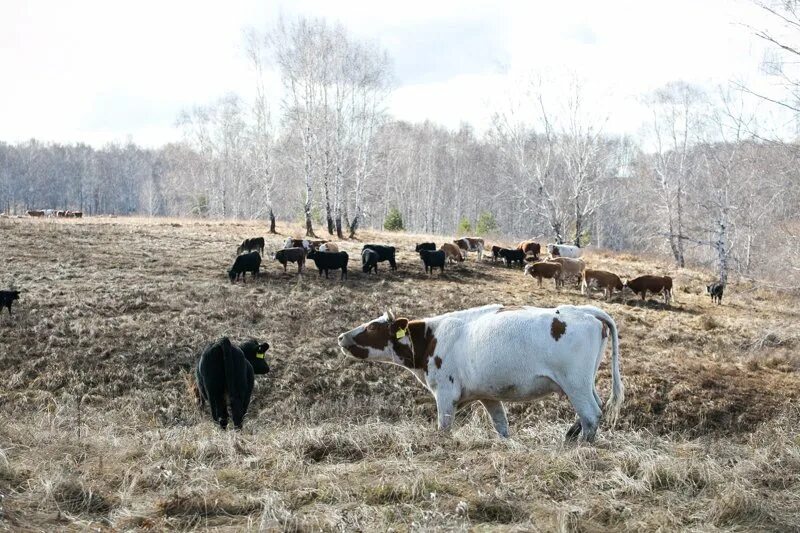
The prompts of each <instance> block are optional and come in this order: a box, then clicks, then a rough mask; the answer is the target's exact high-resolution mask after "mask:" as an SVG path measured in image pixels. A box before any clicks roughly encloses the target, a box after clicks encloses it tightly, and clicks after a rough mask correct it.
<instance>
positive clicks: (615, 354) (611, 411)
mask: <svg viewBox="0 0 800 533" xmlns="http://www.w3.org/2000/svg"><path fill="white" fill-rule="evenodd" d="M583 310H584V311H586V312H588V313H589V314H591V315H592V316H594V317H595V318H596V319H597V320H599V321H600V322H602V323H603V324H605V325H606V326H607V327H608V330H609V333H610V335H611V396H609V397H608V401H607V402H606V405H605V411H606V416H608V419H609V421H610V423H611V426H612V427H613V426H614V425H615V424H616V423H617V418H619V412H620V409H621V408H622V402H623V400H625V386H624V385H623V384H622V374H621V372H620V369H619V334H618V333H617V324H616V322H614V319H613V318H611V315H609V314H608V313H606V312H605V311H603V310H602V309H598V308H597V307H594V306H591V305H587V306H583Z"/></svg>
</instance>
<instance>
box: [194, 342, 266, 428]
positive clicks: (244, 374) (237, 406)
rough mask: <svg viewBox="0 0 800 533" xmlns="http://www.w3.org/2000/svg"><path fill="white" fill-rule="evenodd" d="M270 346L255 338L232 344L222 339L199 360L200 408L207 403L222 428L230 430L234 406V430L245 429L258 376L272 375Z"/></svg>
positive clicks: (197, 391)
mask: <svg viewBox="0 0 800 533" xmlns="http://www.w3.org/2000/svg"><path fill="white" fill-rule="evenodd" d="M268 349H269V344H268V343H266V342H265V343H260V342H258V341H257V340H255V339H250V340H248V341H246V342H243V343H242V344H241V345H240V346H236V345H235V344H232V343H231V341H230V339H228V337H222V338H221V339H220V340H218V341H217V342H215V343H213V344H211V345H209V346H208V347H206V349H205V350H204V351H203V354H202V355H201V356H200V359H199V360H198V361H197V369H196V371H195V379H196V381H197V390H196V397H197V401H198V404H199V406H200V407H205V404H206V402H208V403H209V405H210V406H211V416H212V418H213V419H214V421H215V422H217V423H218V424H219V426H220V427H221V428H222V429H227V428H228V405H230V411H231V416H232V418H233V427H234V428H236V429H242V421H243V419H244V415H245V413H247V407H248V406H249V405H250V396H251V395H252V394H253V384H254V382H255V377H254V376H255V374H266V373H267V372H269V364H268V363H267V360H266V352H267V350H268Z"/></svg>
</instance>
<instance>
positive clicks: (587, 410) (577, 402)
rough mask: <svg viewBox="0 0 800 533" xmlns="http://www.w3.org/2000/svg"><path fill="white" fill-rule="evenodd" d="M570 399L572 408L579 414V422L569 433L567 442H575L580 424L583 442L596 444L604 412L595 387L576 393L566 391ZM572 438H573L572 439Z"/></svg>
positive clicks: (584, 388)
mask: <svg viewBox="0 0 800 533" xmlns="http://www.w3.org/2000/svg"><path fill="white" fill-rule="evenodd" d="M564 392H565V393H566V394H567V397H568V398H569V401H570V403H572V407H574V408H575V411H576V412H577V413H578V418H579V421H578V422H576V423H575V424H573V426H572V427H571V428H570V429H569V431H567V440H574V439H575V438H576V437H577V436H578V435H577V431H578V430H577V428H575V425H576V424H580V433H581V434H582V440H585V441H587V442H594V437H595V434H596V433H597V426H598V425H599V424H600V417H601V416H602V414H603V411H602V409H601V407H600V405H599V404H598V399H599V398H598V397H597V392H596V391H595V389H594V385H591V384H590V385H589V386H588V387H581V388H580V389H576V390H574V391H566V390H565V391H564ZM571 436H572V437H571Z"/></svg>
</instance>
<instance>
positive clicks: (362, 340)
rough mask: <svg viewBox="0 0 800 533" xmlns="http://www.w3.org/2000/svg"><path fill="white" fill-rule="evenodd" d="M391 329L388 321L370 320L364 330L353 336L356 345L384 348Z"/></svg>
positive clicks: (377, 348)
mask: <svg viewBox="0 0 800 533" xmlns="http://www.w3.org/2000/svg"><path fill="white" fill-rule="evenodd" d="M390 338H391V331H390V328H389V323H388V322H370V323H369V324H368V325H367V326H366V327H365V328H364V331H362V332H361V333H359V334H358V335H356V336H354V337H353V342H354V343H356V344H357V345H358V346H362V347H363V346H367V347H369V348H375V349H376V350H384V349H386V347H387V346H388V345H389V339H390Z"/></svg>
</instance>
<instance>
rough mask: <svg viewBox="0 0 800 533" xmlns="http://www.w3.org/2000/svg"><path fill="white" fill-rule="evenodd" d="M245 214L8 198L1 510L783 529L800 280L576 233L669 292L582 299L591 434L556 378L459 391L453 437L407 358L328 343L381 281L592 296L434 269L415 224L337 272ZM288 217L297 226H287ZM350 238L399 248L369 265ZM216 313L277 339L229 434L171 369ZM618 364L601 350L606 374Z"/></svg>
mask: <svg viewBox="0 0 800 533" xmlns="http://www.w3.org/2000/svg"><path fill="white" fill-rule="evenodd" d="M291 230H297V228H288V227H280V228H279V231H280V232H281V233H282V234H283V237H280V236H279V237H268V236H267V235H266V231H265V227H264V226H263V225H259V224H256V223H251V222H237V223H233V222H218V221H193V220H168V219H127V218H118V219H92V218H89V219H84V220H58V221H46V220H27V219H10V220H0V242H1V243H2V244H1V245H0V247H1V248H0V250H1V253H2V255H1V256H0V288H7V287H8V286H9V285H10V284H11V283H13V284H14V285H15V288H18V289H21V290H22V291H23V294H22V298H21V300H20V301H19V302H16V303H15V305H14V308H13V312H14V314H13V316H11V317H9V315H8V313H7V311H5V310H3V312H2V313H0V382H1V383H2V384H3V386H2V387H0V406H2V409H0V530H8V531H19V530H52V529H54V528H63V529H66V530H83V529H85V528H86V527H89V526H91V527H101V526H110V527H112V528H114V529H131V528H155V529H165V528H166V529H177V530H183V529H192V528H197V527H207V528H220V529H226V528H228V529H227V530H240V529H252V530H257V529H259V528H267V529H289V530H318V529H323V530H341V529H346V530H386V529H388V528H396V529H403V530H405V529H417V528H423V529H439V528H441V529H460V528H467V527H477V528H489V527H504V528H514V527H517V528H520V529H525V530H530V529H541V530H554V529H559V528H560V529H563V530H570V531H571V530H576V531H596V530H603V529H615V530H628V531H641V530H644V529H649V530H652V529H655V528H658V527H662V528H665V529H668V530H675V529H684V528H693V529H713V528H715V527H719V528H723V529H727V528H733V529H736V528H740V529H762V530H780V531H786V530H790V529H793V528H796V527H797V524H798V523H800V504H798V502H800V481H798V480H800V433H799V432H798V429H797V428H798V423H800V412H799V411H798V408H797V400H798V397H800V373H799V372H798V371H799V370H800V355H798V352H797V349H798V345H799V344H800V333H798V331H799V330H798V323H800V312H798V310H797V309H798V299H797V297H795V296H791V295H788V294H780V293H776V292H774V291H771V290H769V289H766V288H762V287H757V286H751V285H745V284H739V285H736V284H734V285H731V286H729V287H728V289H727V290H726V294H725V300H724V305H722V306H716V305H712V303H711V302H710V299H709V298H708V296H707V295H705V294H704V291H705V283H706V280H707V279H709V278H710V276H709V275H708V274H706V273H702V272H696V271H692V270H689V269H685V270H680V271H678V270H676V269H674V268H672V267H671V266H670V265H669V264H668V263H666V262H664V261H661V260H658V259H655V258H642V257H634V256H630V255H626V254H612V253H606V252H600V251H598V252H591V253H589V254H588V256H587V258H586V260H587V263H588V264H589V265H590V266H591V267H593V268H603V269H608V270H613V271H615V272H617V273H619V274H620V275H621V276H622V277H623V279H625V278H627V277H632V276H635V275H639V274H644V273H669V274H670V275H671V276H673V278H674V279H675V289H674V298H675V301H674V302H673V304H672V305H671V306H670V307H668V308H664V306H663V305H662V304H661V303H660V302H656V301H650V302H648V303H646V304H641V303H640V302H638V301H635V300H634V299H633V297H632V296H630V294H629V295H628V296H627V298H626V300H625V301H622V300H621V299H620V298H619V296H615V297H614V299H613V300H612V301H611V302H604V301H603V300H602V299H601V294H600V293H595V294H594V296H593V298H592V299H591V300H590V302H591V303H593V304H594V305H598V306H600V307H602V308H603V309H605V310H607V311H608V312H609V313H610V314H611V315H612V316H613V317H614V318H615V320H616V321H617V324H618V326H619V329H620V335H621V354H622V356H621V357H622V373H623V380H624V382H625V386H626V403H625V404H624V405H623V410H622V416H621V421H620V423H619V424H618V426H617V427H616V428H614V429H612V428H609V427H607V426H605V425H603V426H601V428H600V431H599V433H598V442H597V443H596V444H595V445H594V446H587V445H565V444H564V442H563V437H564V433H565V431H566V429H567V427H568V426H569V425H570V424H571V423H572V421H573V420H574V412H573V410H572V408H571V406H570V405H569V403H568V401H567V400H566V399H564V398H558V397H555V396H554V397H551V398H547V399H545V400H542V401H537V402H533V403H530V404H512V405H510V406H509V422H510V425H511V432H512V437H511V438H510V439H508V440H505V441H504V440H500V439H499V438H497V437H496V435H495V433H494V430H493V429H492V427H491V424H490V422H489V421H488V419H487V416H486V415H485V414H484V413H483V411H482V410H481V409H480V408H479V407H478V406H475V407H473V408H471V409H467V410H466V411H464V412H460V413H459V414H458V416H457V420H456V427H455V430H454V432H453V434H452V436H450V437H442V436H441V435H439V434H437V432H436V430H435V408H434V405H433V403H432V398H431V397H430V396H429V395H428V393H426V391H424V390H423V388H422V387H421V386H420V385H419V384H418V383H417V382H416V380H415V379H414V378H413V377H412V376H411V374H410V373H408V372H406V371H404V370H402V369H400V368H398V367H393V366H388V365H370V364H367V363H363V362H359V361H354V360H347V359H345V358H344V357H343V356H342V355H341V354H340V352H339V351H338V349H337V347H336V342H335V338H336V336H337V335H338V334H339V333H341V332H342V331H345V330H346V329H350V328H352V327H353V326H355V325H357V324H360V323H362V322H365V321H367V320H369V319H372V318H375V317H376V316H378V315H379V314H381V313H382V312H383V311H384V310H385V309H386V308H387V307H392V308H393V309H395V310H396V312H397V313H398V315H402V316H408V317H423V316H429V315H433V314H439V313H442V312H447V311H451V310H456V309H462V308H467V307H472V306H476V305H483V304H487V303H503V304H525V305H538V306H554V305H558V304H562V303H576V304H584V303H587V299H586V298H585V297H583V296H582V295H581V294H580V292H579V291H577V290H575V289H574V288H569V289H568V290H565V291H561V292H560V293H557V292H555V291H554V290H553V288H552V284H550V283H545V286H544V287H543V288H542V289H538V288H536V283H535V281H534V280H532V279H531V278H525V277H523V275H522V273H521V271H520V270H519V269H507V268H505V267H503V266H501V265H499V264H497V265H495V264H492V263H490V262H483V263H478V262H476V261H475V256H474V254H473V255H471V257H470V259H469V260H468V261H467V262H466V263H463V264H460V265H458V266H455V267H453V268H451V269H449V270H448V271H447V272H446V273H445V274H444V275H443V276H439V275H438V274H435V275H433V276H427V275H425V274H424V272H423V270H422V266H421V263H420V262H419V260H418V259H417V257H416V254H414V253H413V243H414V242H415V241H417V242H419V241H421V240H422V239H423V238H424V239H426V240H435V241H436V242H437V244H438V243H440V242H442V240H443V237H431V236H414V235H404V234H376V233H370V232H364V233H362V234H361V235H360V236H359V238H360V239H361V240H360V241H350V242H345V243H343V244H342V247H343V248H344V249H346V250H347V251H348V252H350V256H351V265H352V267H351V269H350V276H349V280H348V281H346V282H340V281H339V279H338V276H337V275H332V276H331V279H327V280H326V279H325V278H319V277H318V275H317V273H316V271H315V270H314V269H313V264H312V263H309V267H310V268H309V271H308V272H307V273H306V274H305V275H303V276H302V277H298V276H297V275H296V273H295V272H294V270H293V268H292V265H290V266H289V272H288V273H284V272H283V269H282V267H280V265H279V264H277V263H275V262H274V261H271V260H270V259H269V258H265V263H266V269H265V271H266V275H265V276H263V277H262V279H261V280H260V281H258V282H256V283H251V282H250V280H249V278H248V282H247V283H246V284H241V283H237V284H236V285H232V284H230V283H229V282H228V280H227V278H226V276H225V271H226V270H227V268H229V266H230V264H231V263H232V261H233V258H234V252H235V249H236V245H237V244H238V242H240V241H241V240H242V239H244V238H245V237H253V236H258V235H263V236H265V237H267V251H268V252H271V251H274V250H275V249H277V248H278V247H280V244H281V243H282V241H283V238H284V237H285V235H286V234H290V233H291ZM295 235H298V236H299V231H296V232H295ZM363 242H390V243H393V244H395V245H397V246H399V247H400V250H401V251H400V253H399V257H398V261H399V265H400V269H399V271H398V272H396V273H392V272H389V271H388V267H387V264H386V263H382V264H381V266H380V272H379V274H378V275H377V276H375V275H374V274H373V275H371V276H368V275H365V274H362V273H361V271H360V257H359V251H360V249H361V244H362V243H363ZM221 335H230V336H232V337H234V338H237V339H243V338H245V337H250V336H255V337H257V338H260V339H263V340H267V341H269V343H270V344H271V345H272V348H271V350H270V353H269V355H270V364H271V366H272V372H271V373H270V374H269V375H268V376H266V377H265V378H259V379H257V384H256V390H255V393H254V401H253V403H252V404H251V406H250V410H249V413H248V416H247V418H246V420H245V429H244V431H243V432H242V433H241V434H235V433H233V432H228V433H223V432H221V431H219V430H218V429H217V428H216V427H215V426H214V425H213V423H212V421H211V418H210V416H209V415H208V414H207V413H201V412H199V411H198V410H197V408H196V407H195V406H194V404H193V403H192V400H191V398H190V396H189V394H188V393H187V388H186V381H187V376H188V371H189V369H190V368H191V367H192V365H193V363H194V361H195V358H196V351H197V349H198V348H200V347H201V346H202V345H203V344H204V343H205V342H207V341H210V340H213V339H215V338H217V337H219V336H221ZM599 389H600V391H601V394H602V395H603V397H605V396H607V394H608V389H609V375H608V368H607V365H606V363H604V364H603V366H602V367H601V371H600V376H599Z"/></svg>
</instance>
